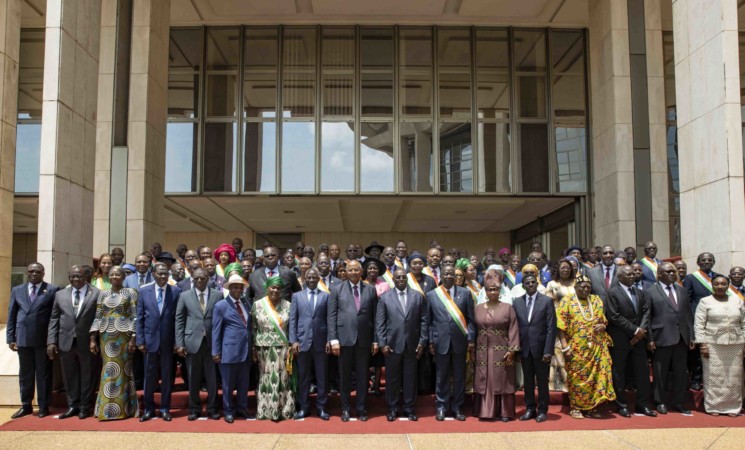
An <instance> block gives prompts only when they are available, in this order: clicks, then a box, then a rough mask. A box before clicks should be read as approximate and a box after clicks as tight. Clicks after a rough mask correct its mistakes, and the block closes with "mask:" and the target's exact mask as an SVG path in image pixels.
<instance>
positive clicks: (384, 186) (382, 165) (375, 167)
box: [360, 144, 393, 192]
mask: <svg viewBox="0 0 745 450" xmlns="http://www.w3.org/2000/svg"><path fill="white" fill-rule="evenodd" d="M360 152H361V162H362V173H361V174H360V190H362V192H393V156H391V155H390V154H388V153H385V152H383V151H380V150H377V149H375V148H371V147H368V146H367V145H365V144H362V145H361V147H360Z"/></svg>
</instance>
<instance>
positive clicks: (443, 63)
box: [437, 28, 472, 121]
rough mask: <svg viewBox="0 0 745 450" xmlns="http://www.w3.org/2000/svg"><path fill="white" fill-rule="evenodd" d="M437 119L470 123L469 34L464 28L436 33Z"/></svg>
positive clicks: (448, 29) (446, 29) (442, 30)
mask: <svg viewBox="0 0 745 450" xmlns="http://www.w3.org/2000/svg"><path fill="white" fill-rule="evenodd" d="M437 62H438V71H439V80H438V82H439V102H440V117H441V118H453V119H460V120H469V121H470V120H471V103H472V100H471V33H470V31H469V30H468V29H467V28H444V29H439V30H438V32H437Z"/></svg>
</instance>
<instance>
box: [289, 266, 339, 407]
mask: <svg viewBox="0 0 745 450" xmlns="http://www.w3.org/2000/svg"><path fill="white" fill-rule="evenodd" d="M322 258H326V265H327V266H328V257H327V256H326V255H324V254H321V255H319V256H318V263H319V264H320V263H321V259H322ZM320 279H321V277H320V276H319V274H318V270H316V269H315V268H310V269H308V271H307V272H305V289H304V290H302V291H300V292H295V293H294V294H292V302H291V304H290V344H291V345H292V353H293V354H294V355H295V357H296V358H297V366H298V376H299V377H298V393H297V402H298V405H299V408H298V412H297V413H296V414H295V420H300V419H303V418H305V417H308V416H310V384H311V378H312V374H313V373H315V375H316V386H317V389H318V391H317V394H318V395H317V397H316V408H318V417H320V418H321V419H323V420H329V413H328V412H326V401H327V398H328V394H327V392H328V380H327V379H326V374H327V372H328V353H330V352H331V346H330V345H329V340H328V327H327V325H326V319H327V315H328V300H329V294H328V293H326V292H324V291H323V290H321V289H319V281H320Z"/></svg>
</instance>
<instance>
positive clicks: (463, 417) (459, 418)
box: [455, 411, 466, 422]
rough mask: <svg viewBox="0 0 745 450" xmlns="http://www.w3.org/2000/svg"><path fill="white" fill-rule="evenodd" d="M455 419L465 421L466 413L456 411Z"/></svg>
mask: <svg viewBox="0 0 745 450" xmlns="http://www.w3.org/2000/svg"><path fill="white" fill-rule="evenodd" d="M455 420H457V421H459V422H465V421H466V415H465V414H463V413H462V412H460V411H455Z"/></svg>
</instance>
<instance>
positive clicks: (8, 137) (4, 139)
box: [0, 122, 16, 228]
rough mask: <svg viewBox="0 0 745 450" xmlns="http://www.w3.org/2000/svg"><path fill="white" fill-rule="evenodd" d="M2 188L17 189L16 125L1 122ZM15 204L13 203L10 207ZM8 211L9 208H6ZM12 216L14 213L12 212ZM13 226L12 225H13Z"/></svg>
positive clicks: (0, 179) (0, 156)
mask: <svg viewBox="0 0 745 450" xmlns="http://www.w3.org/2000/svg"><path fill="white" fill-rule="evenodd" d="M0 145H2V147H1V148H2V151H0V190H7V191H10V192H13V191H14V190H15V160H16V155H15V148H16V127H15V126H13V125H11V124H9V123H7V122H0ZM12 208H13V206H12V204H11V206H10V209H12ZM6 211H8V210H6ZM10 215H11V216H12V214H10ZM11 228H12V226H11Z"/></svg>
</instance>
